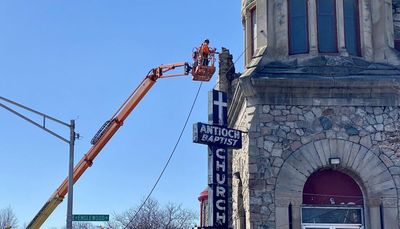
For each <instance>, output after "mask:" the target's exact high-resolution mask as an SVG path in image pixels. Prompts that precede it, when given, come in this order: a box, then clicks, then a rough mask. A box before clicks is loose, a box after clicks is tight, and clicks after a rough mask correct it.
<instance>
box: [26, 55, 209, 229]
mask: <svg viewBox="0 0 400 229" xmlns="http://www.w3.org/2000/svg"><path fill="white" fill-rule="evenodd" d="M196 61H197V60H195V63H194V64H193V66H192V67H191V66H190V65H189V64H188V63H187V62H180V63H174V64H163V65H160V66H158V67H156V68H153V69H151V70H150V72H149V73H148V75H147V76H146V77H145V78H144V79H143V81H142V82H141V83H140V84H139V86H138V87H137V88H136V89H135V90H134V91H133V93H132V94H131V95H130V96H129V97H128V99H127V100H126V101H125V102H124V103H123V104H122V106H121V107H120V108H119V109H118V110H117V111H116V112H115V113H114V115H113V116H112V117H111V118H110V119H109V120H108V121H106V122H105V123H104V125H103V126H102V127H101V128H100V130H99V131H98V132H97V133H96V135H95V136H94V137H93V139H92V141H91V143H92V145H93V146H92V147H91V148H90V149H89V151H88V152H87V153H86V154H85V155H84V156H83V157H82V159H81V160H80V161H79V162H78V164H77V165H76V166H75V167H74V172H73V182H74V184H75V182H76V181H77V180H78V179H79V178H80V177H81V175H82V174H83V173H84V172H85V171H86V169H87V168H89V167H90V166H92V164H93V160H94V159H95V158H96V156H97V155H98V154H99V153H100V151H101V150H102V149H103V147H104V146H105V145H106V144H107V143H108V141H109V140H110V139H111V138H112V137H113V135H114V134H115V133H116V132H117V130H118V129H119V128H120V127H121V126H122V124H123V122H124V121H125V119H126V118H127V117H128V116H129V114H130V113H131V112H132V110H133V109H135V107H136V105H137V104H138V103H139V102H140V101H141V99H142V98H143V97H144V96H145V95H146V93H147V92H148V91H149V90H150V88H151V87H152V86H153V85H154V83H155V82H156V81H157V80H158V79H160V78H168V77H176V76H185V75H188V74H190V72H191V73H192V76H193V80H195V81H209V80H210V79H211V77H212V76H213V74H214V72H215V67H214V62H215V58H214V55H211V56H210V65H207V66H202V65H197V64H196ZM180 67H183V68H184V72H183V73H179V74H172V73H171V74H165V73H167V72H169V71H171V70H174V69H176V68H180ZM67 192H68V177H67V178H65V180H64V181H63V182H62V183H61V185H60V186H59V187H58V188H57V190H56V191H55V192H54V193H53V194H52V195H51V197H50V199H49V200H48V201H47V202H46V203H45V204H44V205H43V207H42V208H41V209H40V211H39V212H38V213H37V214H36V216H35V217H34V218H33V220H32V221H31V222H30V223H29V225H28V227H27V228H28V229H38V228H40V226H41V225H42V224H43V223H44V222H45V221H46V220H47V218H48V217H49V216H50V214H51V213H52V212H53V211H54V209H55V208H56V207H57V206H58V205H59V204H60V203H61V202H62V201H63V199H64V197H65V195H66V194H67Z"/></svg>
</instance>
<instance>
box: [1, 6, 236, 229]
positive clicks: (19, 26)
mask: <svg viewBox="0 0 400 229" xmlns="http://www.w3.org/2000/svg"><path fill="white" fill-rule="evenodd" d="M0 34H1V35H0V96H3V97H6V98H9V99H11V100H14V101H17V102H19V103H22V104H24V105H26V106H29V107H31V108H34V109H36V110H38V111H41V112H43V113H46V114H49V115H51V116H54V117H56V118H58V119H61V120H63V121H65V122H69V120H70V119H76V123H77V129H76V131H77V132H78V133H79V134H80V135H81V136H82V138H81V139H80V140H78V141H77V142H76V147H75V152H76V155H75V158H76V161H78V160H79V159H80V158H81V157H82V156H83V155H84V154H85V153H86V152H87V150H88V149H89V148H90V139H91V138H92V137H93V135H94V134H95V133H96V131H97V130H98V129H99V128H100V126H101V125H102V124H103V123H104V121H106V120H107V119H108V118H109V117H110V116H111V115H112V114H113V113H114V112H115V110H116V109H117V108H118V107H119V106H120V105H121V103H122V102H123V101H124V100H125V99H126V97H127V96H128V95H129V94H130V93H131V92H132V90H133V89H134V88H136V86H137V85H138V84H139V82H140V81H141V80H142V79H143V78H144V76H145V75H146V74H147V72H148V71H149V70H150V69H151V68H153V67H156V66H158V65H159V64H165V63H174V62H181V61H190V58H191V51H192V48H193V47H194V46H196V45H198V44H199V43H201V41H202V40H204V38H209V39H210V41H211V43H210V46H212V47H216V48H218V49H220V48H221V47H227V48H229V49H230V50H231V53H232V54H233V55H234V60H236V58H238V57H239V56H240V55H241V53H242V52H243V39H242V38H243V29H242V24H241V18H240V1H232V0H218V1H215V0H203V1H187V0H168V1H165V0H155V1H133V0H130V1H128V0H120V1H110V0H109V1H106V0H97V1H94V0H84V1H77V0H72V1H54V0H47V1H46V0H38V1H26V0H12V1H11V0H8V1H7V0H6V1H0ZM242 63H243V60H242V59H240V60H239V61H238V63H237V64H236V69H237V70H238V71H240V70H241V69H243V67H242ZM214 85H215V77H214V79H213V80H212V81H211V82H209V83H205V84H203V87H202V90H201V93H200V97H199V100H198V102H197V104H196V106H195V109H194V112H193V115H192V116H191V119H190V121H189V126H188V128H187V129H186V131H185V134H184V137H183V138H182V140H181V142H180V145H179V147H178V148H177V151H176V152H175V155H174V157H173V158H172V161H171V163H170V165H169V167H168V169H167V171H166V173H165V175H164V176H163V178H162V179H161V182H160V183H159V185H158V187H157V188H156V190H155V192H154V194H153V197H154V198H155V199H157V200H158V201H160V203H161V204H165V203H168V202H174V203H181V204H182V205H183V206H184V207H185V208H189V209H192V210H194V211H197V212H198V209H199V204H198V200H197V197H198V195H199V193H200V192H201V191H202V190H203V189H204V188H205V187H206V183H207V156H206V155H207V148H206V146H204V145H197V144H194V143H192V127H191V126H192V124H193V123H195V122H199V121H200V122H206V121H207V93H208V91H209V90H211V89H212V88H213V87H214ZM198 86H199V83H198V82H193V81H191V78H190V77H189V76H188V77H181V78H171V79H161V80H159V81H158V82H157V83H156V85H155V86H154V87H153V88H152V90H151V91H150V92H149V93H148V95H147V96H146V97H145V98H144V99H143V100H142V102H141V103H140V104H139V106H138V107H137V108H136V109H135V110H134V111H133V113H132V114H131V116H130V117H128V119H127V120H126V122H125V123H124V126H123V127H121V129H120V130H119V132H118V133H117V134H116V135H115V136H114V137H113V139H111V141H110V142H109V144H108V145H107V146H106V147H105V148H104V149H103V151H102V152H101V153H100V154H99V156H98V157H97V158H96V160H95V161H94V164H93V166H92V167H91V168H89V169H88V170H87V171H86V173H85V174H84V175H83V176H82V177H81V179H80V180H79V181H78V182H77V183H76V184H75V186H74V213H75V214H79V213H88V214H92V213H93V214H95V213H98V214H111V215H112V214H113V213H121V212H122V211H124V210H127V209H128V208H130V207H133V206H135V205H137V204H138V203H139V201H140V200H141V199H142V198H143V197H144V196H145V195H147V193H148V192H149V191H150V189H151V187H152V185H153V184H154V182H155V180H156V178H157V177H158V175H159V173H160V172H161V169H162V167H163V165H164V163H165V161H166V160H167V158H168V157H169V154H170V152H171V150H172V149H173V146H174V145H175V142H176V140H177V138H178V136H179V133H180V131H181V128H182V127H183V124H184V121H185V119H186V116H187V113H188V111H189V109H190V106H191V104H192V102H193V99H194V96H195V94H196V91H197V88H198ZM31 117H33V118H35V120H37V121H40V119H38V118H37V117H35V116H31ZM49 127H50V128H53V129H54V130H56V131H58V132H60V133H61V134H62V135H63V136H65V137H68V129H66V128H62V127H61V128H60V127H58V126H55V125H52V124H50V123H49ZM0 128H1V129H0V130H1V131H0V162H1V172H0V208H5V207H8V206H10V207H11V208H12V209H13V210H14V212H15V213H16V215H17V217H18V219H19V225H20V226H23V225H24V224H25V223H28V222H30V220H31V219H32V217H33V216H34V215H35V214H36V213H37V211H38V210H39V209H40V208H41V207H42V206H43V204H44V203H45V201H46V200H47V199H48V198H49V197H50V195H51V194H52V193H53V192H54V191H55V189H56V188H57V187H58V186H59V185H60V183H61V181H62V180H63V179H64V178H65V177H66V175H67V167H68V145H67V144H66V143H64V142H61V141H60V140H58V139H56V138H54V137H53V136H50V135H49V134H47V133H45V132H44V131H42V130H40V129H38V128H37V127H35V126H33V125H31V124H29V123H27V122H26V121H24V120H22V119H20V118H18V117H16V116H15V115H13V114H11V113H9V112H7V111H5V110H4V109H3V110H0ZM66 202H67V201H66V199H65V200H64V202H63V203H62V204H61V205H59V207H58V208H57V209H56V210H55V211H54V213H53V214H52V215H51V216H50V217H49V219H48V220H47V222H46V223H45V224H44V226H43V228H54V227H57V228H61V227H62V226H64V225H65V216H66Z"/></svg>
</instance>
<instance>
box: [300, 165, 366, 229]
mask: <svg viewBox="0 0 400 229" xmlns="http://www.w3.org/2000/svg"><path fill="white" fill-rule="evenodd" d="M363 204H364V199H363V195H362V192H361V189H360V187H359V186H358V184H357V183H356V182H355V181H354V180H353V179H352V178H351V177H350V176H348V175H346V174H345V173H342V172H339V171H335V170H332V169H327V170H320V171H317V172H315V173H313V174H311V176H310V177H309V178H308V179H307V181H306V183H305V185H304V188H303V207H302V228H303V229H317V228H318V229H360V228H361V227H362V226H363V225H364V223H363V221H364V220H363V218H364V217H363Z"/></svg>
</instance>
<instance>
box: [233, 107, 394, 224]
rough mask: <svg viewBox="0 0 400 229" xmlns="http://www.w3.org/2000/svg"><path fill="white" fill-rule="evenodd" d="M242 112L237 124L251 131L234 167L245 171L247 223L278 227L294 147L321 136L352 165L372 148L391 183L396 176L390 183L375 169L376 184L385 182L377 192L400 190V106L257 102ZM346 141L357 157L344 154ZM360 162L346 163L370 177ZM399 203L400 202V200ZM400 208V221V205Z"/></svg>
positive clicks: (316, 164) (237, 152) (300, 146)
mask: <svg viewBox="0 0 400 229" xmlns="http://www.w3.org/2000/svg"><path fill="white" fill-rule="evenodd" d="M241 114H242V118H241V119H238V122H236V125H237V126H239V127H242V128H240V129H243V127H245V126H246V127H247V128H248V136H247V138H246V137H245V139H247V140H245V142H244V143H245V144H244V145H245V147H244V148H243V149H241V150H236V151H234V152H233V161H232V169H233V171H232V172H233V173H235V172H239V173H240V175H241V176H240V178H241V182H242V185H243V188H242V194H243V202H244V203H243V205H244V208H245V212H246V218H247V219H246V228H260V229H261V228H262V229H266V228H269V229H270V228H276V225H275V224H276V222H275V220H276V217H275V207H276V205H275V204H276V200H275V189H276V185H277V179H278V176H279V173H280V172H281V169H282V166H283V165H284V164H285V162H286V160H288V158H289V157H290V156H291V154H292V153H293V152H295V151H296V150H299V149H300V148H302V147H304V146H307V144H309V143H313V142H317V141H323V140H325V141H324V142H326V143H327V145H326V146H324V147H328V148H329V147H330V150H329V151H332V152H334V151H335V152H337V153H338V154H339V156H341V157H347V159H346V162H347V163H351V165H354V164H356V163H357V164H362V163H364V162H362V163H361V161H362V160H364V159H365V160H367V159H369V158H372V157H371V156H368V154H374V155H375V156H376V157H374V158H377V160H378V162H376V163H377V164H378V163H381V164H382V163H383V164H384V167H385V169H386V170H387V171H388V172H389V173H388V174H390V175H389V176H391V178H392V179H393V181H394V183H395V187H392V186H391V185H390V184H389V183H390V182H392V181H390V182H389V181H387V182H389V183H388V184H389V185H386V186H385V184H386V183H387V182H386V183H385V181H381V183H379V182H380V181H379V179H380V177H379V176H378V175H379V174H370V175H369V177H371V176H372V177H376V179H378V183H377V186H379V185H380V184H382V185H383V187H380V188H381V189H382V190H379V192H377V193H382V194H388V193H389V194H391V195H393V192H392V191H394V193H395V195H396V196H397V195H398V194H399V193H400V160H399V154H400V151H399V148H398V145H397V144H396V142H397V138H396V136H397V135H399V134H400V133H399V129H398V126H400V122H399V114H400V108H399V107H369V106H367V107H364V106H363V107H361V106H358V107H345V106H343V107H340V106H339V107H338V106H286V105H256V106H252V107H247V108H246V109H243V110H242V111H241ZM248 114H250V115H248ZM250 123H251V125H250ZM333 142H335V143H334V144H332V143H333ZM345 142H348V143H349V144H352V145H354V146H358V150H357V152H356V153H355V154H354V158H351V159H350V158H349V157H350V156H348V155H347V156H346V155H344V153H343V152H344V148H343V147H345ZM346 144H347V143H346ZM349 144H348V145H349ZM333 148H335V149H333ZM353 148H356V147H353ZM361 148H362V149H365V152H363V153H364V154H361V153H359V154H357V153H358V151H360V152H361V150H360V149H361ZM356 149H357V148H356ZM325 151H327V150H325ZM356 155H357V156H356ZM365 155H366V156H365ZM319 160H320V159H319ZM350 160H352V161H350ZM369 160H372V159H369ZM299 163H301V162H299ZM310 164H312V163H310ZM319 164H320V165H318V163H315V168H312V169H314V171H316V170H317V169H319V168H320V167H321V165H323V163H322V164H321V163H319ZM318 166H320V167H318ZM343 166H347V164H346V165H343ZM371 166H372V167H373V166H374V165H371ZM310 167H311V166H310ZM317 167H318V168H317ZM353 167H354V166H353ZM358 167H359V166H357V167H355V168H352V167H351V166H347V167H346V170H347V171H350V170H351V171H350V172H352V173H353V174H354V175H355V176H356V177H362V176H364V177H365V174H359V173H360V172H359V170H357V169H356V168H358ZM339 169H340V168H339ZM343 169H344V168H343ZM360 169H361V168H360ZM310 174H311V172H310ZM306 175H307V174H306ZM392 183H393V182H392ZM382 185H381V186H382ZM393 186H394V185H393ZM235 188H237V187H233V189H234V190H235ZM361 188H363V187H361ZM385 188H386V189H387V190H386V189H385ZM377 189H379V188H377ZM392 189H394V190H392ZM364 191H366V193H368V192H369V191H368V190H364ZM233 194H234V195H237V194H235V192H233ZM235 198H236V199H237V198H238V196H233V198H232V199H233V202H235ZM395 206H396V207H397V209H399V208H400V203H399V201H398V200H397V203H395ZM395 212H397V219H399V221H400V218H399V215H398V211H397V210H396V211H395ZM233 217H234V218H235V217H239V216H238V214H237V212H235V211H234V212H233ZM398 226H399V228H400V225H398Z"/></svg>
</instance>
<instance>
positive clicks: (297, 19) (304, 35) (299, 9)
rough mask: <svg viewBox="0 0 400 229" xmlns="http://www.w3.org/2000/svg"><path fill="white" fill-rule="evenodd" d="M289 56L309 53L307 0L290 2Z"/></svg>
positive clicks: (290, 0) (289, 0)
mask: <svg viewBox="0 0 400 229" xmlns="http://www.w3.org/2000/svg"><path fill="white" fill-rule="evenodd" d="M288 13H289V54H300V53H307V52H308V26H307V25H308V18H307V0H288Z"/></svg>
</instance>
